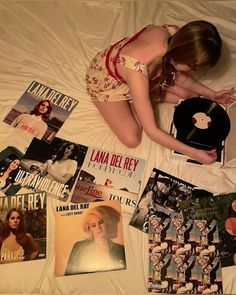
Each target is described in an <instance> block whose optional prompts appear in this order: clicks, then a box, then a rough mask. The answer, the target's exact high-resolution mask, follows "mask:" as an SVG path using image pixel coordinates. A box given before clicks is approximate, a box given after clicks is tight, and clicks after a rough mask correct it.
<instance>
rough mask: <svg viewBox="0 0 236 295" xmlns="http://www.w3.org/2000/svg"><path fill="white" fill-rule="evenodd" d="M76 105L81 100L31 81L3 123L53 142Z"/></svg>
mask: <svg viewBox="0 0 236 295" xmlns="http://www.w3.org/2000/svg"><path fill="white" fill-rule="evenodd" d="M77 104H78V100H76V99H74V98H72V97H70V96H68V95H66V94H63V93H61V92H59V91H57V90H55V89H52V88H51V87H49V86H46V85H44V84H42V83H40V82H36V81H32V83H31V84H30V85H29V86H28V87H27V89H26V91H25V92H24V93H23V95H22V96H21V97H20V98H19V100H18V101H17V103H16V104H15V105H14V106H13V108H12V109H11V110H10V112H9V113H8V114H7V115H6V117H5V118H4V120H3V122H5V123H7V124H9V125H11V126H12V127H14V128H16V129H18V130H21V131H24V132H26V133H28V134H30V135H31V136H32V137H36V138H38V139H43V140H45V141H47V142H51V141H52V140H53V138H54V137H55V136H56V134H57V132H58V131H59V129H60V128H61V127H62V125H63V124H64V122H65V120H66V119H67V117H68V116H69V115H70V113H71V112H72V111H73V109H74V108H75V107H76V106H77Z"/></svg>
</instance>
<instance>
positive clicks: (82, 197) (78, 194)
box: [71, 180, 137, 218]
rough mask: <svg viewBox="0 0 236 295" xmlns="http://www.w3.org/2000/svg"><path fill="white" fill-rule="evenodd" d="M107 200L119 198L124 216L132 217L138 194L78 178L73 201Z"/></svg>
mask: <svg viewBox="0 0 236 295" xmlns="http://www.w3.org/2000/svg"><path fill="white" fill-rule="evenodd" d="M107 200H118V201H119V202H120V203H121V206H122V214H123V216H124V217H127V218H131V216H132V214H133V213H134V208H135V206H136V200H137V194H136V193H131V192H128V191H126V190H122V189H121V190H118V189H115V188H113V187H109V186H106V185H99V184H94V183H90V182H87V181H82V180H78V181H77V183H76V187H75V189H74V191H73V194H72V197H71V202H73V203H86V202H97V201H107Z"/></svg>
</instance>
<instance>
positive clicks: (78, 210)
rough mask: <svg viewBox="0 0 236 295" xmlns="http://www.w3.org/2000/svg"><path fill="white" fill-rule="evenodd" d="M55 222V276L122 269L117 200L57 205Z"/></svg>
mask: <svg viewBox="0 0 236 295" xmlns="http://www.w3.org/2000/svg"><path fill="white" fill-rule="evenodd" d="M58 203H59V202H58ZM55 223H56V240H55V276H56V277H58V276H69V275H77V274H84V273H93V272H104V271H114V270H123V269H126V258H125V246H124V238H123V227H122V215H121V205H120V202H119V201H103V202H94V203H80V204H67V205H65V203H62V204H61V205H60V204H58V206H57V207H56V213H55ZM68 229H70V230H68Z"/></svg>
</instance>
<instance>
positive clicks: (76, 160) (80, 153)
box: [15, 137, 87, 201]
mask: <svg viewBox="0 0 236 295" xmlns="http://www.w3.org/2000/svg"><path fill="white" fill-rule="evenodd" d="M86 152H87V147H86V146H84V145H80V144H77V143H74V142H70V141H67V140H64V139H61V138H59V137H55V138H54V139H53V141H52V142H51V143H50V144H49V143H47V142H45V141H43V140H39V139H37V138H33V140H32V142H31V143H30V145H29V147H28V149H27V151H26V153H25V155H24V157H23V158H22V160H21V167H20V169H19V171H18V173H17V174H16V176H15V183H16V184H17V185H18V187H19V191H18V192H19V193H21V192H25V191H26V190H29V191H46V192H47V196H50V197H54V198H57V199H60V200H62V201H67V200H68V198H69V197H70V194H71V191H72V190H73V187H74V185H75V183H76V181H77V178H78V175H79V171H80V168H81V166H82V164H83V161H84V158H85V155H86Z"/></svg>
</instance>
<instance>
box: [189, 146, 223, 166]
mask: <svg viewBox="0 0 236 295" xmlns="http://www.w3.org/2000/svg"><path fill="white" fill-rule="evenodd" d="M193 158H194V160H196V161H198V162H200V163H202V164H205V165H209V164H211V163H214V162H215V161H216V159H217V154H216V149H212V150H209V151H206V150H199V149H196V153H195V154H194V155H193Z"/></svg>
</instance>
